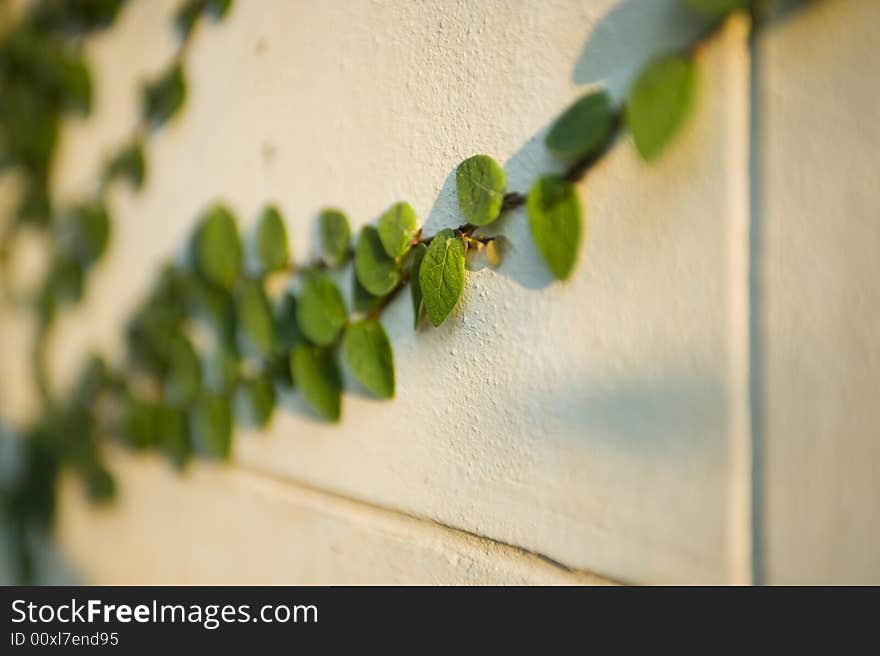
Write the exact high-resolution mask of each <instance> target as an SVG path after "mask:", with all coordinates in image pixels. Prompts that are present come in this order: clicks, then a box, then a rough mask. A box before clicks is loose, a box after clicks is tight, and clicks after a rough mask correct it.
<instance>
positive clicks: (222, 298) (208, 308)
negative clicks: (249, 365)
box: [184, 275, 237, 344]
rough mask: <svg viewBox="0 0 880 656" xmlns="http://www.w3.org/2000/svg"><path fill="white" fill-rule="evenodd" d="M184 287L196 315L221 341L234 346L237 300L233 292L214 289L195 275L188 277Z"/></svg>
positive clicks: (218, 288) (185, 279)
mask: <svg viewBox="0 0 880 656" xmlns="http://www.w3.org/2000/svg"><path fill="white" fill-rule="evenodd" d="M184 286H185V288H186V298H187V300H188V303H189V305H190V306H191V307H192V309H193V312H194V314H196V315H197V316H200V317H202V318H203V319H204V320H206V321H207V322H208V323H209V324H210V325H211V326H212V327H213V328H214V331H215V334H216V335H217V337H218V338H219V339H220V340H221V341H223V342H224V343H227V344H232V343H233V342H234V341H235V337H236V330H237V317H236V311H235V298H234V297H233V295H232V292H230V291H229V290H228V289H221V288H220V287H214V286H213V285H211V284H209V283H207V282H205V280H203V279H202V278H201V277H199V276H195V275H189V276H186V277H185V278H184Z"/></svg>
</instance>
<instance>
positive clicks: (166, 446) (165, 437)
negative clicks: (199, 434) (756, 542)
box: [156, 405, 192, 468]
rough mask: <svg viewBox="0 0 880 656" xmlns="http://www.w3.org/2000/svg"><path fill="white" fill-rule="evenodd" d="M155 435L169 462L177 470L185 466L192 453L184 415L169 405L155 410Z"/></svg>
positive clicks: (181, 411) (178, 409)
mask: <svg viewBox="0 0 880 656" xmlns="http://www.w3.org/2000/svg"><path fill="white" fill-rule="evenodd" d="M156 434H157V435H158V437H159V440H160V442H161V445H162V448H163V450H164V451H165V453H167V454H168V457H169V458H170V459H171V462H172V463H174V465H175V466H177V467H178V468H181V467H183V466H184V465H186V463H187V461H188V460H189V457H190V453H191V452H192V443H191V441H190V434H189V425H188V423H187V420H186V413H185V412H184V411H183V410H181V409H180V408H175V407H173V406H170V405H161V406H159V407H158V408H157V409H156Z"/></svg>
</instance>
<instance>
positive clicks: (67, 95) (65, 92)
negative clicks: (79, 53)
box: [58, 57, 92, 115]
mask: <svg viewBox="0 0 880 656" xmlns="http://www.w3.org/2000/svg"><path fill="white" fill-rule="evenodd" d="M58 73H59V75H60V80H59V81H60V90H61V97H62V99H63V102H64V105H65V107H66V108H69V109H71V110H73V111H75V112H79V113H80V114H84V115H85V114H88V113H89V111H91V108H92V77H91V74H90V73H89V69H88V67H87V66H86V63H85V61H84V60H82V59H80V58H78V57H64V58H62V59H61V60H59V62H58Z"/></svg>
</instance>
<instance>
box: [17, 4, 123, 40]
mask: <svg viewBox="0 0 880 656" xmlns="http://www.w3.org/2000/svg"><path fill="white" fill-rule="evenodd" d="M124 2H125V0H42V1H41V2H38V3H35V7H34V9H33V17H32V20H33V22H34V23H35V24H37V25H39V26H41V27H42V28H44V29H52V30H67V31H69V32H72V33H83V32H89V31H92V30H96V29H100V28H103V27H107V26H108V25H110V24H111V23H113V21H114V20H115V19H116V16H117V14H118V13H119V10H120V8H121V7H122V4H123V3H124Z"/></svg>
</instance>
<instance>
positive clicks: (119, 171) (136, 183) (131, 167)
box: [107, 141, 147, 189]
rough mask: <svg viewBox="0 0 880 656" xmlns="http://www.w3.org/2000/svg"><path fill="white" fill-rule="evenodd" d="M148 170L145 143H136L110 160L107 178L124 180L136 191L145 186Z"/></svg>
mask: <svg viewBox="0 0 880 656" xmlns="http://www.w3.org/2000/svg"><path fill="white" fill-rule="evenodd" d="M146 169H147V164H146V160H145V158H144V146H143V143H141V142H140V141H135V142H133V143H130V144H128V145H127V146H125V148H123V149H122V150H120V151H119V153H118V154H117V155H116V156H115V157H114V158H113V159H111V160H110V162H109V163H108V165H107V178H108V179H112V178H124V179H126V180H128V182H129V183H130V184H131V186H132V187H133V188H134V189H140V188H141V187H142V186H143V184H144V178H145V177H146Z"/></svg>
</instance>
